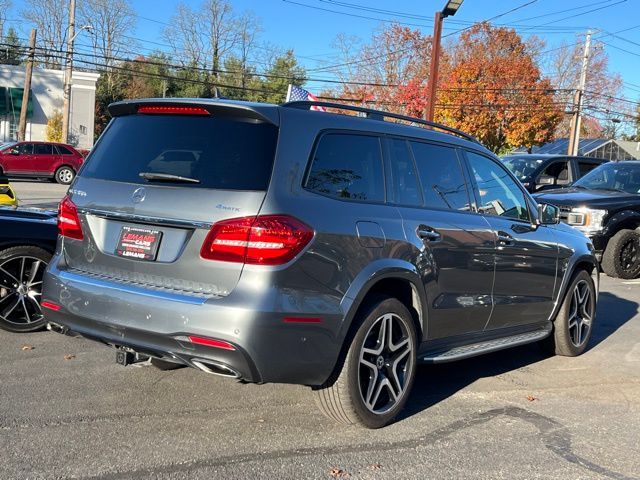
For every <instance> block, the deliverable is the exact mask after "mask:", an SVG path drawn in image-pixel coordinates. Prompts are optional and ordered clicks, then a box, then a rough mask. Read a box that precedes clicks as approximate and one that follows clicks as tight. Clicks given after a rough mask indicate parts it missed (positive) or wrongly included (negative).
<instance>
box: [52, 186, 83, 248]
mask: <svg viewBox="0 0 640 480" xmlns="http://www.w3.org/2000/svg"><path fill="white" fill-rule="evenodd" d="M58 234H60V235H61V236H63V237H68V238H75V239H76V240H82V239H83V238H84V235H83V234H82V227H81V226H80V217H78V208H77V207H76V206H75V204H74V203H73V202H72V201H71V199H70V198H69V197H68V196H65V197H64V198H63V199H62V201H61V202H60V206H59V207H58Z"/></svg>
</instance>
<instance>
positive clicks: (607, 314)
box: [398, 292, 638, 421]
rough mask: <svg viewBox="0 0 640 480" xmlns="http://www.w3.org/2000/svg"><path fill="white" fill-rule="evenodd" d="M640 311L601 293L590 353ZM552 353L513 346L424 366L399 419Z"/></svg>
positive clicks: (624, 300)
mask: <svg viewBox="0 0 640 480" xmlns="http://www.w3.org/2000/svg"><path fill="white" fill-rule="evenodd" d="M637 312H638V303H637V302H633V301H629V300H626V299H624V298H620V297H617V296H616V295H613V294H611V293H608V292H603V293H600V297H599V300H598V311H597V315H596V321H595V324H594V329H593V333H592V335H591V340H590V342H589V348H588V350H587V352H588V351H589V350H590V349H592V348H593V347H595V346H596V345H598V344H600V343H602V342H603V341H605V340H606V339H607V338H608V337H610V336H611V335H612V334H613V333H615V332H616V331H617V330H618V329H619V328H620V327H622V326H623V325H624V324H625V323H627V322H628V321H629V320H631V319H632V318H633V317H634V316H635V315H636V314H637ZM548 357H549V355H548V354H547V353H546V352H545V351H543V350H542V349H541V348H539V346H538V345H536V344H529V345H524V346H521V347H515V348H510V349H506V350H502V351H499V352H495V353H490V354H487V355H482V356H478V357H474V358H470V359H467V360H461V361H458V362H452V363H443V364H439V365H420V366H419V368H418V371H417V372H416V378H415V381H414V384H413V390H412V392H411V395H410V397H409V400H408V402H407V405H406V407H405V408H404V410H403V411H402V413H400V415H399V417H398V421H400V420H403V419H405V418H408V417H411V416H413V415H415V414H417V413H420V412H421V411H423V410H426V409H428V408H429V407H431V406H433V405H436V404H438V403H440V402H441V401H443V400H445V399H447V398H449V397H450V396H452V395H454V394H455V393H457V392H458V391H460V390H462V389H464V388H465V387H467V386H468V385H470V384H472V383H473V382H475V381H476V380H478V379H481V378H485V377H495V376H497V375H502V374H505V373H508V372H511V371H514V370H518V369H520V368H523V367H526V366H529V365H533V364H535V363H538V362H540V361H542V360H544V359H546V358H548Z"/></svg>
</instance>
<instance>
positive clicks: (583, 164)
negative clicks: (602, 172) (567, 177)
mask: <svg viewBox="0 0 640 480" xmlns="http://www.w3.org/2000/svg"><path fill="white" fill-rule="evenodd" d="M599 165H600V164H599V163H595V162H587V161H581V160H578V170H579V171H580V176H581V177H584V176H585V175H586V174H587V173H589V172H590V171H591V170H593V169H594V168H596V167H597V166H599Z"/></svg>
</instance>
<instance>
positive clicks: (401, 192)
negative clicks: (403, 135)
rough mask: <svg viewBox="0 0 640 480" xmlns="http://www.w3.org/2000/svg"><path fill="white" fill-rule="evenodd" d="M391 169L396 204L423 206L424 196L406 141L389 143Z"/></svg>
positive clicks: (392, 140)
mask: <svg viewBox="0 0 640 480" xmlns="http://www.w3.org/2000/svg"><path fill="white" fill-rule="evenodd" d="M389 167H390V169H391V177H392V179H393V194H394V200H395V203H398V204H400V205H413V206H419V205H422V194H421V192H420V187H419V185H418V178H417V174H416V169H415V166H414V164H413V157H412V156H411V152H410V151H409V144H408V143H407V142H406V140H400V139H395V138H394V139H391V140H390V141H389Z"/></svg>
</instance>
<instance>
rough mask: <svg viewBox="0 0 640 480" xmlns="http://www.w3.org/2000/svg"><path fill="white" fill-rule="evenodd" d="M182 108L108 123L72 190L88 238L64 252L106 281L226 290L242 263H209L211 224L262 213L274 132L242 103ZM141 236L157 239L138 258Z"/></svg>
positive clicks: (210, 292) (73, 264)
mask: <svg viewBox="0 0 640 480" xmlns="http://www.w3.org/2000/svg"><path fill="white" fill-rule="evenodd" d="M163 108H165V109H166V107H163ZM169 110H171V109H169ZM176 110H177V111H178V113H180V114H165V113H162V112H163V110H162V109H159V111H160V113H159V114H130V115H125V116H119V117H116V118H115V119H114V120H113V121H112V123H111V124H110V126H109V127H108V129H107V130H106V131H105V133H104V134H103V135H102V137H101V139H100V141H99V142H98V144H97V145H96V147H95V148H94V151H93V153H92V155H91V158H90V160H89V162H87V163H86V164H85V166H84V168H83V170H82V172H81V175H79V176H78V177H77V180H76V182H75V184H74V188H73V189H72V190H71V198H72V201H73V202H74V203H75V204H76V205H77V207H78V210H79V213H80V220H81V223H82V228H83V231H84V239H83V240H82V241H78V240H71V239H65V244H64V253H65V258H66V259H67V263H68V265H69V267H70V268H72V269H75V270H76V271H77V272H78V273H84V274H87V275H99V276H100V277H101V278H103V279H107V280H113V281H121V282H127V283H133V284H135V285H137V286H142V287H146V288H150V289H162V290H167V291H172V292H178V293H185V294H193V295H204V296H208V297H210V296H216V295H217V296H224V295H227V294H229V292H230V291H231V290H232V289H233V288H234V287H235V285H236V283H237V281H238V279H239V276H240V273H241V270H242V266H243V264H242V263H231V262H222V261H212V260H204V259H202V258H201V256H200V250H201V247H202V245H203V242H204V240H205V238H206V236H207V233H208V232H209V230H210V227H211V225H212V224H213V223H215V222H218V221H220V220H224V219H229V218H234V217H252V216H255V215H257V214H258V212H259V210H260V207H261V204H262V201H263V199H264V197H265V193H266V190H267V187H268V185H269V181H270V176H271V170H272V167H273V161H274V155H275V148H276V143H277V138H278V129H277V126H276V125H273V124H271V123H269V122H267V121H262V120H260V119H257V118H255V117H250V116H249V115H246V116H245V114H244V112H243V110H231V109H229V108H225V109H224V110H221V111H220V112H217V111H215V112H214V113H212V114H208V113H207V112H206V111H205V113H204V114H202V113H200V114H195V113H194V114H182V112H181V110H180V108H178V109H176ZM185 110H186V109H185ZM167 175H168V176H170V177H171V178H174V180H167V177H166V176H167ZM163 176H164V177H165V178H164V180H163ZM145 177H146V178H145ZM176 177H178V178H182V180H179V179H178V180H176V179H175V178H176ZM137 241H141V242H147V243H150V244H152V245H147V246H146V247H145V249H144V255H140V256H136V255H133V254H134V253H135V250H134V249H132V244H135V243H136V242H137ZM132 252H133V253H132Z"/></svg>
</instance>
